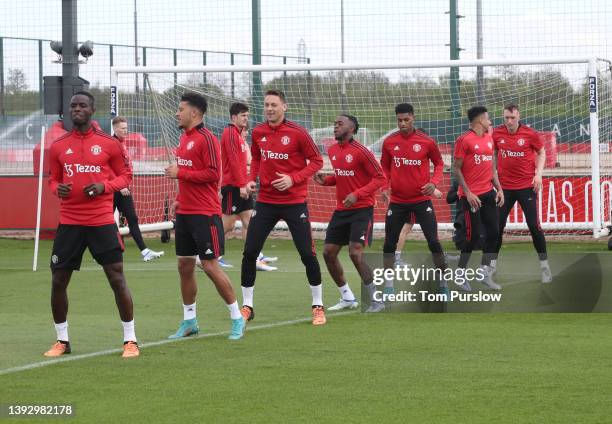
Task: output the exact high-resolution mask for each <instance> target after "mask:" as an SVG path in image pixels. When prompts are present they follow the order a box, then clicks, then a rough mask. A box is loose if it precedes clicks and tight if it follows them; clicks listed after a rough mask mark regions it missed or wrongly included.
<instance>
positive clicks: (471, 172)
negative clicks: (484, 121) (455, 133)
mask: <svg viewBox="0 0 612 424" xmlns="http://www.w3.org/2000/svg"><path fill="white" fill-rule="evenodd" d="M455 158H456V159H463V166H462V167H461V172H462V173H463V178H464V180H465V184H466V185H467V186H468V187H469V189H470V191H471V192H472V193H474V194H475V195H476V196H479V195H481V194H484V193H487V192H489V191H491V190H493V139H492V138H491V135H490V134H489V133H485V134H483V135H482V136H479V135H478V134H476V133H475V132H474V131H472V130H468V131H466V132H464V133H463V134H461V135H460V136H459V138H458V139H457V141H456V142H455ZM457 193H458V194H459V197H463V196H465V193H464V192H463V187H462V186H461V185H460V186H459V190H458V192H457Z"/></svg>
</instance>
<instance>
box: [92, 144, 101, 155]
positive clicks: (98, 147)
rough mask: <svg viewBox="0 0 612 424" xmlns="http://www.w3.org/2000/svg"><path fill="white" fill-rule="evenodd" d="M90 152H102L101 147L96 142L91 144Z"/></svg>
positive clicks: (95, 153)
mask: <svg viewBox="0 0 612 424" xmlns="http://www.w3.org/2000/svg"><path fill="white" fill-rule="evenodd" d="M91 153H93V154H94V155H96V156H97V155H99V154H100V153H102V147H100V146H98V145H97V144H94V145H93V146H91Z"/></svg>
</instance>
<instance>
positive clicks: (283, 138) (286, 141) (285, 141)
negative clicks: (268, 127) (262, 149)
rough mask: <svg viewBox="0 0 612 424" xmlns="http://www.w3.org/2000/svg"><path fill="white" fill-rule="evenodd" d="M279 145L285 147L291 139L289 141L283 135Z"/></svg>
mask: <svg viewBox="0 0 612 424" xmlns="http://www.w3.org/2000/svg"><path fill="white" fill-rule="evenodd" d="M281 143H283V146H286V145H288V144H289V143H291V139H290V138H289V137H288V136H286V135H284V136H283V137H282V138H281Z"/></svg>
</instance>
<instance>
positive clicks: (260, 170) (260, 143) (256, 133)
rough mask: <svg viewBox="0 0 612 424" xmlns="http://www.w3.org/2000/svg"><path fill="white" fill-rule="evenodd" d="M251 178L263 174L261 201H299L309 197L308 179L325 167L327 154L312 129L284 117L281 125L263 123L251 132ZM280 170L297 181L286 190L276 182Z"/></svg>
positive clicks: (260, 187) (277, 202)
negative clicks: (312, 133) (312, 134)
mask: <svg viewBox="0 0 612 424" xmlns="http://www.w3.org/2000/svg"><path fill="white" fill-rule="evenodd" d="M251 138H252V140H253V143H252V144H251V153H252V156H253V159H252V161H251V180H252V181H255V179H256V178H257V176H259V193H258V194H257V201H258V202H264V203H272V204H286V205H291V204H298V203H304V202H305V201H306V193H307V190H308V179H309V178H310V177H312V176H313V175H314V174H315V173H316V172H317V171H318V170H319V169H321V168H322V167H323V158H322V157H321V153H319V150H318V149H317V146H316V145H315V143H314V141H313V140H312V138H311V137H310V134H308V131H306V129H304V128H303V127H301V126H299V125H298V124H296V123H294V122H291V121H287V120H284V121H283V122H282V123H281V124H280V125H277V126H272V125H270V124H268V123H267V122H266V123H263V124H259V125H257V126H256V127H255V128H254V129H253V134H252V136H251ZM277 172H278V173H280V174H287V175H289V176H291V179H292V180H293V185H292V186H291V187H290V188H289V189H288V190H285V191H279V190H277V189H276V188H274V186H272V181H274V180H276V179H278V178H279V176H278V175H277Z"/></svg>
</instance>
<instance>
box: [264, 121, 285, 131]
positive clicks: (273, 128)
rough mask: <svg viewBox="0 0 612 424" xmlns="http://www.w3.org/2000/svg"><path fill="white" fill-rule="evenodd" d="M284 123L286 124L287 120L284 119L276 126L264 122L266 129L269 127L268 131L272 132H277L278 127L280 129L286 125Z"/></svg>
mask: <svg viewBox="0 0 612 424" xmlns="http://www.w3.org/2000/svg"><path fill="white" fill-rule="evenodd" d="M286 122H287V118H284V119H283V121H282V122H281V123H280V124H278V125H272V124H270V123H269V122H268V121H266V125H267V126H268V127H270V129H272V130H274V131H276V130H278V129H279V128H280V127H282V126H283V125H285V123H286Z"/></svg>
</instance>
